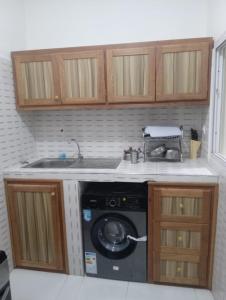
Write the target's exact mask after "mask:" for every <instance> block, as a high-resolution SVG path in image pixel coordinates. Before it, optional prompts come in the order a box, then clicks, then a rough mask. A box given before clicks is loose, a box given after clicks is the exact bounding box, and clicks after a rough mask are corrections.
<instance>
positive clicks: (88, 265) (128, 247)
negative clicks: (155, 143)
mask: <svg viewBox="0 0 226 300" xmlns="http://www.w3.org/2000/svg"><path fill="white" fill-rule="evenodd" d="M146 220H147V184H146V183H118V182H114V183H89V184H87V187H86V189H85V191H84V193H83V195H82V229H83V250H84V267H85V272H86V275H87V276H93V277H100V278H108V279H117V280H127V281H137V282H145V281H146V278H147V274H146V273H147V221H146Z"/></svg>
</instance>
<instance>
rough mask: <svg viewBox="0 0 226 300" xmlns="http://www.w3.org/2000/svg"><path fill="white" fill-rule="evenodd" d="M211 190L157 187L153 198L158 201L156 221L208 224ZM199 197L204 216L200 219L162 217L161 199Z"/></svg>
mask: <svg viewBox="0 0 226 300" xmlns="http://www.w3.org/2000/svg"><path fill="white" fill-rule="evenodd" d="M211 193H212V192H211V190H208V189H207V190H203V189H199V188H192V189H191V188H180V187H178V188H177V187H170V188H164V187H162V188H161V187H157V188H154V190H153V197H154V199H156V201H155V203H154V204H153V205H154V207H153V209H154V215H155V220H162V221H163V220H164V221H174V222H179V221H180V222H189V223H190V222H191V223H193V222H194V223H208V221H209V216H210V200H211ZM164 196H168V197H170V196H172V197H174V196H176V197H198V198H202V199H203V200H202V208H201V211H202V215H201V216H200V217H198V216H197V217H190V216H161V197H164Z"/></svg>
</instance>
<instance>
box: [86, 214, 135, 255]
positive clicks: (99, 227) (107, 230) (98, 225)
mask: <svg viewBox="0 0 226 300" xmlns="http://www.w3.org/2000/svg"><path fill="white" fill-rule="evenodd" d="M128 236H133V237H137V230H136V228H135V226H134V224H133V223H132V222H131V221H130V220H129V219H128V218H126V217H125V216H123V215H121V214H116V213H114V214H113V213H111V214H105V215H103V216H101V217H100V218H99V219H98V220H97V221H96V222H95V223H94V225H93V227H92V230H91V240H92V242H93V245H94V246H95V248H96V249H97V250H98V251H99V253H101V254H102V255H103V256H105V257H108V258H111V259H121V258H125V257H127V256H129V255H130V254H131V253H132V252H133V251H134V250H135V248H136V244H137V242H136V241H134V240H131V239H129V238H128Z"/></svg>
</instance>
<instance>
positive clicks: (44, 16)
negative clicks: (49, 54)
mask: <svg viewBox="0 0 226 300" xmlns="http://www.w3.org/2000/svg"><path fill="white" fill-rule="evenodd" d="M208 1H209V0H199V1H197V0H171V1H167V0H139V1H138V0H113V1H107V0H64V1H62V0H48V1H46V0H39V1H37V0H25V8H26V41H27V48H28V49H34V48H51V47H68V46H78V45H95V44H108V43H121V42H137V41H145V40H146V41H150V40H160V39H176V38H191V37H201V36H208V32H207V27H208V26H207V15H208Z"/></svg>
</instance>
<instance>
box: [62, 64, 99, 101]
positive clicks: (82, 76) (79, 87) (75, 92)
mask: <svg viewBox="0 0 226 300" xmlns="http://www.w3.org/2000/svg"><path fill="white" fill-rule="evenodd" d="M64 72H65V85H66V89H65V92H66V94H65V96H66V97H67V98H92V97H94V98H95V97H97V59H95V58H84V59H65V60H64Z"/></svg>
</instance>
